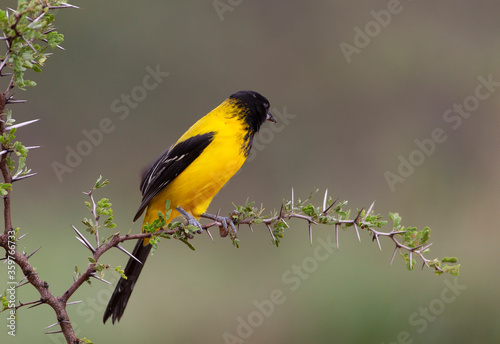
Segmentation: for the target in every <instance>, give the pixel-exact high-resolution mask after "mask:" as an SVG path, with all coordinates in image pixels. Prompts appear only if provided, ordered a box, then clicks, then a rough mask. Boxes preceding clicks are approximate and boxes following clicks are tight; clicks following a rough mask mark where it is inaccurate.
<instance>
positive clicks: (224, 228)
mask: <svg viewBox="0 0 500 344" xmlns="http://www.w3.org/2000/svg"><path fill="white" fill-rule="evenodd" d="M201 216H203V217H205V218H207V219H210V220H213V221H217V222H219V223H220V224H221V226H220V227H219V230H220V236H221V237H223V238H224V237H226V236H227V235H228V234H229V228H228V225H229V226H230V227H231V232H232V233H233V235H234V236H235V237H236V234H237V231H236V227H235V225H234V222H233V219H232V218H231V217H226V216H219V215H212V214H207V213H203V214H201Z"/></svg>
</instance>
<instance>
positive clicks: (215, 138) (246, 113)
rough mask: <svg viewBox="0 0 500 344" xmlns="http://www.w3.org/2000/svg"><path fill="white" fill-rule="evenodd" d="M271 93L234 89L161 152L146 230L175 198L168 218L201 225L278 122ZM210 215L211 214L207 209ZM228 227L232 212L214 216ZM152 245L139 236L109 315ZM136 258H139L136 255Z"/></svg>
mask: <svg viewBox="0 0 500 344" xmlns="http://www.w3.org/2000/svg"><path fill="white" fill-rule="evenodd" d="M269 108H270V104H269V101H268V100H267V98H265V97H264V96H262V95H261V94H259V93H257V92H254V91H239V92H236V93H233V94H231V95H230V96H229V97H228V98H227V99H226V100H224V101H223V102H222V103H221V104H220V105H219V106H217V107H216V108H215V109H213V110H212V111H210V112H209V113H208V114H207V115H205V116H204V117H202V118H201V119H199V120H198V121H197V122H196V123H195V124H193V125H192V126H191V127H190V128H189V129H188V130H187V131H186V132H185V133H184V134H183V135H182V136H181V137H180V138H179V139H178V140H177V142H176V143H175V144H173V145H172V146H171V147H170V148H169V149H168V150H166V151H165V152H164V153H163V154H161V155H160V156H159V157H158V158H157V159H156V161H155V162H154V163H153V164H152V165H151V166H150V167H149V169H147V170H146V172H145V173H144V174H143V176H142V180H141V183H140V190H141V193H142V201H141V204H140V206H139V209H138V210H137V213H136V214H135V216H134V219H133V220H134V222H135V221H136V220H138V219H139V218H140V217H141V215H142V214H143V213H144V212H145V215H144V218H143V224H142V232H144V228H145V226H146V225H147V224H151V223H152V222H153V221H155V220H156V219H157V218H158V212H159V211H161V212H163V213H164V212H165V211H166V209H165V204H166V202H167V200H169V201H170V209H171V211H172V212H171V214H170V217H169V219H168V220H167V223H169V222H170V221H171V220H173V219H174V218H176V217H179V216H183V217H185V218H186V219H187V221H188V224H194V225H197V226H198V227H199V228H200V231H201V225H200V223H199V222H198V219H199V218H200V217H201V215H202V214H204V213H205V211H206V210H207V208H208V206H209V205H210V203H211V201H212V199H213V198H214V197H215V195H216V194H217V193H218V192H219V191H220V189H221V188H222V187H223V186H224V185H225V184H226V183H227V182H228V181H229V179H231V177H232V176H233V175H234V174H235V173H236V172H237V171H238V170H239V169H240V167H241V166H242V165H243V163H244V162H245V160H246V159H247V157H248V155H249V153H250V149H251V148H252V143H253V139H254V135H255V134H256V133H257V132H258V131H259V129H260V127H261V125H262V124H263V123H264V122H265V121H266V120H267V121H270V122H274V123H276V120H275V119H274V117H273V115H272V114H271V112H270V109H269ZM205 215H206V214H205ZM214 218H215V219H216V220H218V221H221V222H222V223H223V224H224V227H226V225H227V224H229V225H231V227H232V228H233V229H234V224H233V222H232V221H231V220H230V219H229V218H227V217H219V216H218V215H217V216H215V217H214ZM151 247H152V245H151V244H150V243H149V240H148V239H147V238H146V239H139V240H138V241H137V243H136V245H135V247H134V250H133V251H132V255H133V257H131V258H130V259H129V261H128V263H127V266H126V267H125V270H124V274H125V276H126V277H127V278H126V279H125V278H123V277H122V278H120V280H119V281H118V283H117V285H116V287H115V290H114V292H113V294H112V296H111V298H110V300H109V303H108V305H107V307H106V310H105V312H104V316H103V322H104V323H106V321H107V320H108V318H109V317H112V322H113V324H114V323H115V321H119V320H120V319H121V317H122V315H123V313H124V311H125V308H126V306H127V303H128V300H129V298H130V295H131V294H132V291H133V289H134V287H135V284H136V282H137V279H138V278H139V274H140V273H141V271H142V268H143V266H144V264H145V262H146V259H147V258H148V256H149V253H150V251H151ZM134 258H135V259H134Z"/></svg>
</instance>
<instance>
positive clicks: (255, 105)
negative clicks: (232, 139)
mask: <svg viewBox="0 0 500 344" xmlns="http://www.w3.org/2000/svg"><path fill="white" fill-rule="evenodd" d="M229 99H231V100H233V101H235V102H236V104H238V105H239V106H240V107H242V108H243V109H245V110H247V111H243V113H242V115H243V116H244V120H245V123H246V124H247V125H248V128H249V130H250V131H251V132H252V134H255V133H256V132H257V131H259V129H260V126H261V125H262V123H264V121H265V120H268V121H271V122H275V123H276V120H275V119H274V117H273V116H272V115H271V113H270V112H269V100H267V98H266V97H264V96H262V95H261V94H259V93H257V92H254V91H239V92H236V93H233V94H231V95H230V96H229Z"/></svg>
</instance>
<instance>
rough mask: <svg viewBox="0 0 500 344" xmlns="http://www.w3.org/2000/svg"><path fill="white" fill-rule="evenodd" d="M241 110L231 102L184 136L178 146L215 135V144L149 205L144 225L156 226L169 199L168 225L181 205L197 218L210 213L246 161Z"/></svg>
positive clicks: (244, 128)
mask: <svg viewBox="0 0 500 344" xmlns="http://www.w3.org/2000/svg"><path fill="white" fill-rule="evenodd" d="M241 111H242V109H241V107H237V106H236V105H235V103H234V101H232V100H231V99H228V100H226V101H224V102H223V103H222V104H221V105H219V106H218V107H217V108H215V109H214V110H212V111H211V112H210V113H208V114H207V115H206V116H205V117H203V118H201V119H200V120H199V121H198V122H196V123H195V124H193V126H191V128H189V129H188V131H186V132H185V133H184V135H182V136H181V138H180V139H179V140H178V141H177V143H179V142H182V141H184V140H186V139H188V138H190V137H193V136H196V135H199V134H205V133H208V132H215V135H214V138H213V140H212V142H211V143H210V144H209V145H208V146H207V148H205V150H204V151H203V152H202V153H201V154H200V156H199V157H198V158H197V159H196V160H194V161H193V162H192V163H191V164H190V165H189V166H188V167H187V168H186V169H185V170H184V171H183V172H182V173H181V174H179V175H178V176H177V177H176V178H175V179H174V180H173V181H172V182H171V183H170V184H168V185H167V186H166V187H165V188H164V189H163V190H162V191H160V193H158V195H156V196H155V197H154V198H153V199H152V200H151V201H150V202H149V204H148V208H147V210H146V214H145V216H144V220H143V226H144V224H146V223H152V222H153V221H154V220H155V219H156V218H157V217H158V211H161V212H165V201H166V200H167V199H168V200H170V202H171V209H172V214H171V216H170V219H169V221H168V222H170V221H171V220H172V219H174V218H175V217H177V216H179V215H180V214H179V213H178V212H177V211H176V210H175V209H176V208H177V207H179V206H180V207H182V208H183V209H184V210H185V211H187V212H189V213H190V214H191V215H193V216H194V217H195V218H199V217H200V215H201V214H202V213H204V212H205V211H206V210H207V208H208V206H209V205H210V202H211V201H212V199H213V198H214V196H215V195H216V194H217V193H218V192H219V191H220V189H221V188H222V187H223V186H224V185H225V184H226V183H227V181H228V180H229V179H231V177H232V176H233V175H234V174H235V173H236V172H237V171H238V170H239V169H240V167H241V166H242V165H243V163H244V162H245V160H246V156H245V153H244V149H243V148H242V147H244V145H245V139H244V138H245V135H246V134H247V128H246V124H245V122H244V120H243V119H242V117H241V116H239V115H241ZM177 143H176V144H177ZM145 244H146V242H145Z"/></svg>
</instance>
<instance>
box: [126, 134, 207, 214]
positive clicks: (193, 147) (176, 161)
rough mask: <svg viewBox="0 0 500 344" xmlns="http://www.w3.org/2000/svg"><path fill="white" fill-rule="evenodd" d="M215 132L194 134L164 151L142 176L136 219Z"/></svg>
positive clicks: (196, 154) (195, 156)
mask: <svg viewBox="0 0 500 344" xmlns="http://www.w3.org/2000/svg"><path fill="white" fill-rule="evenodd" d="M214 135H215V133H214V132H209V133H206V134H202V135H196V136H193V137H191V138H189V139H187V140H185V141H182V142H179V143H178V144H176V145H175V146H173V147H170V149H169V150H167V151H166V152H165V153H163V154H162V155H161V156H160V157H159V158H158V159H157V160H156V161H155V162H154V163H153V165H151V167H150V168H149V170H148V171H147V172H146V173H145V174H144V175H143V176H142V181H141V192H142V202H141V205H140V206H139V210H137V213H136V214H135V216H134V221H136V220H137V219H138V218H139V217H140V216H141V215H142V213H143V212H144V209H146V207H147V206H148V204H149V202H150V201H151V200H152V199H153V198H154V197H155V196H156V195H157V194H158V193H159V192H160V191H161V190H163V189H164V188H165V187H166V186H167V185H168V184H169V183H170V182H172V180H174V178H175V177H177V176H178V175H179V174H181V173H182V171H184V170H185V169H186V168H187V167H188V166H189V165H190V164H191V163H192V162H193V161H194V160H195V159H196V158H197V157H199V156H200V154H201V153H202V152H203V150H205V148H207V146H208V145H209V144H210V143H211V142H212V140H213V138H214Z"/></svg>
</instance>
